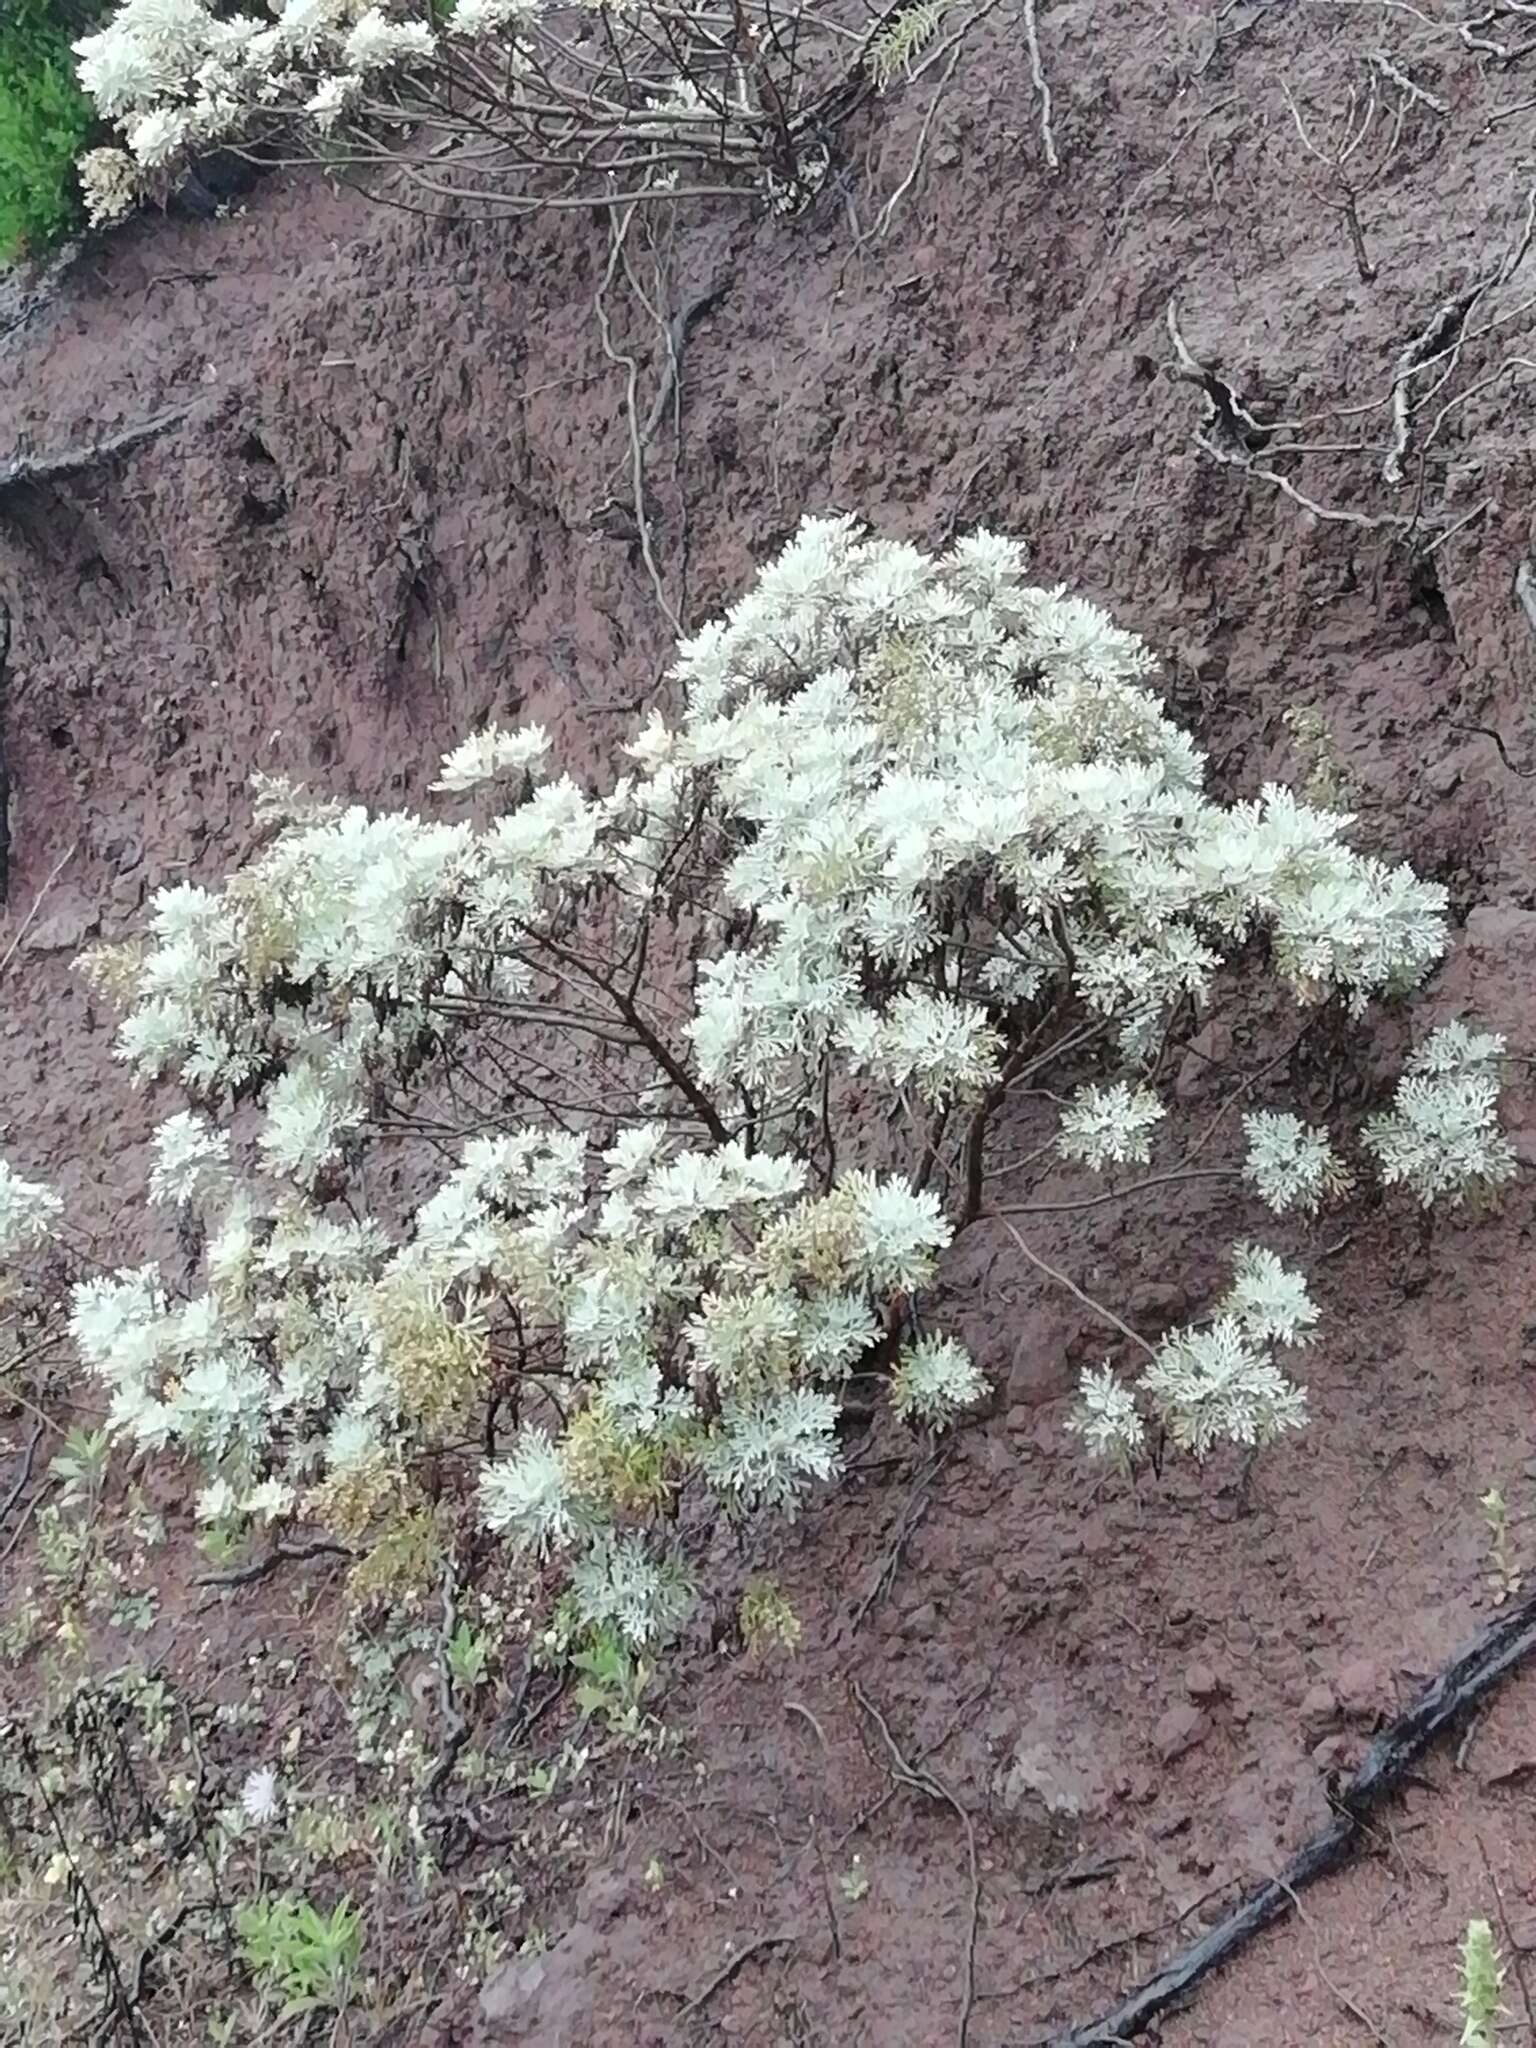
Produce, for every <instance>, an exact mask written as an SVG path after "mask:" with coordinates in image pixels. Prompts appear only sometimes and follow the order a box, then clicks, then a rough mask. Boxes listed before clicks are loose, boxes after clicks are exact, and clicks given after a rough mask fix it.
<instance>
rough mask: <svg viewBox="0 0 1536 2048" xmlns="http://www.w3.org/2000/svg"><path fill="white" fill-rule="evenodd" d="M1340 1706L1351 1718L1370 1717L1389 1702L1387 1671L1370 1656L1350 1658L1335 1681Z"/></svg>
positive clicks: (1368, 1718) (1379, 1711)
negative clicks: (1373, 1661)
mask: <svg viewBox="0 0 1536 2048" xmlns="http://www.w3.org/2000/svg"><path fill="white" fill-rule="evenodd" d="M1334 1687H1335V1690H1336V1691H1337V1693H1338V1696H1339V1705H1340V1706H1341V1707H1342V1708H1343V1709H1344V1712H1345V1713H1346V1714H1347V1715H1348V1716H1349V1718H1350V1719H1351V1720H1352V1721H1355V1720H1371V1719H1373V1718H1374V1717H1375V1716H1376V1715H1377V1714H1380V1713H1383V1712H1385V1710H1386V1708H1387V1706H1388V1704H1389V1687H1388V1685H1387V1679H1386V1673H1385V1672H1384V1671H1383V1670H1382V1668H1381V1666H1380V1665H1379V1664H1374V1663H1372V1661H1371V1659H1370V1658H1369V1657H1351V1658H1350V1660H1349V1662H1348V1663H1347V1664H1341V1665H1340V1667H1339V1674H1338V1677H1337V1678H1336V1679H1335V1681H1334Z"/></svg>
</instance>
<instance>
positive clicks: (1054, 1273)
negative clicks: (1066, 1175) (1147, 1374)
mask: <svg viewBox="0 0 1536 2048" xmlns="http://www.w3.org/2000/svg"><path fill="white" fill-rule="evenodd" d="M998 1221H999V1222H1000V1223H1001V1224H1002V1226H1003V1228H1004V1230H1006V1231H1007V1233H1008V1235H1009V1236H1010V1237H1011V1238H1012V1239H1013V1241H1014V1243H1015V1244H1016V1245H1017V1246H1018V1248H1019V1250H1020V1251H1021V1252H1022V1253H1023V1254H1024V1256H1025V1258H1026V1259H1028V1261H1029V1263H1030V1264H1031V1265H1032V1266H1037V1267H1038V1268H1039V1270H1040V1271H1041V1272H1042V1273H1043V1274H1044V1275H1045V1277H1046V1278H1047V1279H1048V1280H1054V1281H1055V1283H1056V1285H1057V1286H1058V1287H1064V1288H1065V1289H1066V1290H1067V1292H1068V1294H1070V1295H1072V1296H1073V1298H1074V1299H1075V1300H1077V1301H1080V1302H1081V1303H1082V1305H1083V1307H1084V1308H1086V1309H1089V1310H1091V1312H1092V1313H1093V1314H1094V1315H1096V1316H1100V1317H1102V1319H1103V1320H1104V1321H1105V1322H1106V1323H1109V1324H1112V1325H1113V1327H1114V1328H1115V1329H1117V1330H1118V1331H1119V1332H1120V1334H1121V1336H1122V1337H1129V1338H1130V1340H1131V1342H1132V1343H1133V1344H1136V1345H1139V1346H1140V1348H1141V1349H1142V1350H1143V1351H1145V1352H1146V1354H1147V1356H1148V1358H1156V1356H1157V1352H1156V1350H1155V1349H1154V1348H1153V1346H1152V1345H1150V1344H1149V1343H1148V1342H1147V1340H1146V1338H1145V1337H1139V1336H1137V1334H1136V1332H1135V1331H1134V1330H1133V1329H1132V1328H1131V1326H1130V1324H1129V1323H1122V1322H1121V1320H1120V1318H1119V1317H1118V1316H1117V1315H1116V1314H1115V1312H1114V1310H1113V1309H1112V1308H1106V1307H1105V1306H1104V1304H1103V1302H1102V1301H1095V1300H1094V1298H1093V1296H1092V1295H1091V1294H1084V1292H1083V1290H1082V1288H1081V1287H1079V1286H1078V1284H1077V1282H1076V1281H1075V1280H1069V1279H1068V1278H1067V1276H1066V1274H1065V1273H1062V1272H1059V1271H1058V1270H1057V1269H1056V1267H1055V1266H1048V1265H1047V1264H1046V1262H1045V1260H1044V1259H1042V1258H1041V1256H1040V1254H1039V1253H1038V1252H1034V1251H1031V1250H1030V1248H1029V1246H1028V1245H1027V1244H1026V1243H1025V1242H1024V1240H1023V1238H1022V1237H1021V1236H1020V1235H1019V1233H1018V1231H1017V1230H1015V1229H1014V1227H1013V1225H1012V1224H1011V1223H1010V1222H1009V1221H1008V1219H1007V1217H1006V1216H1000V1217H999V1218H998Z"/></svg>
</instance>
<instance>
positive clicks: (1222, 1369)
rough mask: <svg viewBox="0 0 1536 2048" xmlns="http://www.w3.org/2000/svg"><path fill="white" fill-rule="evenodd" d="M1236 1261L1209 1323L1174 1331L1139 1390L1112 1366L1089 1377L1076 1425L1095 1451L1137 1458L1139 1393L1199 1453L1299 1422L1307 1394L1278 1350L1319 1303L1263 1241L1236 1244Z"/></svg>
mask: <svg viewBox="0 0 1536 2048" xmlns="http://www.w3.org/2000/svg"><path fill="white" fill-rule="evenodd" d="M1233 1264H1234V1274H1233V1284H1232V1287H1231V1289H1230V1291H1229V1292H1228V1294H1227V1295H1226V1296H1225V1298H1224V1299H1223V1300H1222V1301H1221V1302H1219V1303H1218V1304H1217V1307H1216V1311H1215V1314H1214V1315H1213V1316H1212V1317H1211V1319H1210V1321H1209V1322H1207V1323H1205V1324H1203V1325H1199V1326H1195V1325H1191V1326H1190V1327H1188V1328H1185V1329H1179V1330H1173V1331H1170V1332H1169V1334H1168V1335H1167V1336H1166V1337H1165V1338H1164V1339H1163V1340H1162V1342H1161V1343H1160V1344H1159V1345H1158V1346H1157V1347H1156V1352H1155V1355H1154V1357H1153V1358H1152V1361H1151V1363H1150V1364H1149V1365H1148V1366H1147V1367H1146V1369H1145V1370H1144V1371H1143V1372H1142V1374H1141V1375H1140V1377H1139V1379H1138V1380H1137V1381H1136V1383H1135V1386H1134V1388H1133V1387H1131V1386H1129V1385H1127V1384H1126V1383H1125V1382H1124V1381H1121V1380H1119V1379H1117V1378H1116V1377H1115V1375H1114V1373H1113V1372H1112V1371H1111V1370H1110V1368H1109V1367H1108V1366H1105V1367H1102V1368H1101V1369H1099V1370H1098V1371H1096V1372H1085V1373H1084V1374H1083V1376H1082V1379H1081V1382H1080V1384H1079V1389H1078V1405H1077V1410H1076V1413H1075V1414H1074V1416H1073V1418H1072V1422H1071V1427H1072V1429H1073V1430H1074V1431H1075V1432H1076V1434H1077V1435H1079V1436H1080V1437H1082V1439H1083V1441H1084V1443H1085V1444H1086V1445H1087V1447H1088V1449H1089V1450H1090V1451H1091V1452H1092V1453H1094V1455H1096V1456H1098V1457H1102V1458H1107V1459H1109V1460H1110V1461H1111V1462H1112V1463H1114V1464H1116V1465H1119V1466H1121V1467H1128V1466H1129V1465H1130V1464H1131V1463H1133V1462H1134V1460H1135V1458H1136V1456H1137V1455H1138V1453H1139V1451H1140V1449H1141V1447H1142V1444H1143V1442H1144V1441H1145V1434H1146V1425H1145V1423H1144V1421H1143V1419H1142V1416H1141V1414H1140V1410H1139V1404H1138V1399H1137V1397H1138V1395H1139V1396H1140V1397H1141V1401H1143V1402H1145V1404H1146V1405H1147V1406H1148V1407H1149V1408H1150V1409H1151V1410H1152V1413H1153V1415H1154V1416H1155V1418H1156V1420H1157V1422H1158V1425H1159V1427H1160V1428H1161V1429H1162V1430H1163V1431H1164V1432H1166V1434H1167V1437H1168V1440H1169V1441H1170V1442H1171V1443H1172V1444H1174V1445H1175V1446H1176V1447H1177V1448H1178V1449H1180V1450H1184V1451H1188V1452H1189V1453H1190V1454H1191V1456H1193V1457H1196V1458H1204V1457H1206V1456H1207V1455H1208V1454H1209V1453H1210V1452H1211V1451H1212V1450H1214V1449H1215V1448H1216V1447H1217V1445H1219V1444H1224V1443H1235V1444H1241V1445H1243V1446H1244V1447H1245V1448H1247V1449H1250V1450H1254V1449H1258V1448H1259V1447H1260V1446H1262V1445H1264V1444H1268V1443H1272V1442H1274V1441H1275V1439H1276V1438H1277V1437H1281V1436H1284V1435H1285V1434H1287V1433H1288V1432H1290V1431H1293V1430H1297V1429H1300V1428H1302V1427H1303V1425H1304V1424H1305V1422H1306V1416H1307V1397H1306V1394H1305V1392H1304V1390H1303V1389H1302V1388H1300V1387H1298V1386H1296V1385H1295V1384H1294V1383H1293V1382H1292V1381H1291V1380H1289V1379H1287V1378H1286V1376H1285V1374H1284V1372H1283V1371H1282V1370H1281V1369H1280V1367H1279V1366H1278V1365H1277V1364H1276V1362H1275V1358H1274V1350H1275V1347H1276V1346H1280V1345H1286V1346H1297V1345H1302V1344H1306V1343H1308V1342H1310V1340H1311V1335H1312V1330H1313V1326H1314V1325H1315V1324H1316V1322H1317V1309H1316V1307H1315V1305H1314V1304H1313V1301H1312V1299H1311V1296H1310V1295H1309V1294H1308V1293H1307V1288H1306V1283H1305V1281H1304V1280H1303V1278H1302V1276H1301V1275H1300V1274H1299V1273H1295V1272H1292V1271H1290V1270H1289V1269H1288V1268H1287V1267H1285V1266H1283V1265H1282V1264H1281V1262H1280V1260H1279V1259H1278V1258H1277V1257H1276V1255H1275V1254H1274V1253H1273V1252H1272V1251H1269V1250H1267V1249H1266V1248H1265V1247H1263V1246H1260V1245H1252V1244H1240V1245H1237V1246H1236V1247H1235V1248H1234V1252H1233Z"/></svg>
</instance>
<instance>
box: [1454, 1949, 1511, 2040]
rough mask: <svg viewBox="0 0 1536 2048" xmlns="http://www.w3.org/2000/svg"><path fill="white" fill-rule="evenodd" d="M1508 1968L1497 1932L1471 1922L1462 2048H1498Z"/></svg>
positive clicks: (1464, 1961) (1464, 1953)
mask: <svg viewBox="0 0 1536 2048" xmlns="http://www.w3.org/2000/svg"><path fill="white" fill-rule="evenodd" d="M1503 1989H1504V1966H1503V1964H1502V1962H1501V1961H1500V1958H1499V1950H1498V1945H1497V1943H1496V1942H1495V1941H1494V1938H1493V1929H1492V1928H1491V1927H1490V1926H1489V1925H1488V1922H1487V1921H1486V1920H1469V1921H1468V1922H1467V1931H1466V1933H1465V1934H1464V1935H1463V1936H1462V1941H1461V1985H1460V1992H1461V1999H1460V2003H1461V2020H1462V2027H1461V2048H1494V2036H1495V2035H1496V2034H1497V2032H1498V2025H1499V2020H1500V2018H1501V2016H1502V2014H1503V2011H1504V2007H1503V2005H1502V2004H1501V2003H1500V1993H1501V1992H1502V1991H1503Z"/></svg>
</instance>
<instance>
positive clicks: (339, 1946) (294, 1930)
mask: <svg viewBox="0 0 1536 2048" xmlns="http://www.w3.org/2000/svg"><path fill="white" fill-rule="evenodd" d="M235 1924H236V1926H237V1927H238V1929H239V1932H240V1948H241V1953H242V1955H243V1956H244V1959H245V1963H246V1966H247V1968H248V1969H249V1970H250V1971H251V1973H252V1975H253V1976H254V1977H255V1978H256V1979H257V1982H258V1983H259V1984H260V1985H261V1988H262V1989H263V1990H264V1991H265V1992H267V1993H268V1995H269V1996H271V1997H274V1998H278V1999H281V2000H282V2001H283V2018H284V2019H290V2018H293V2017H295V2016H297V2015H298V2014H300V2013H309V2012H315V2011H317V2010H319V2009H321V2008H322V2007H330V2008H334V2009H339V2008H340V2007H341V2006H343V2005H345V2004H346V2002H347V1996H348V1993H349V1991H350V1989H351V1984H352V1978H353V1976H354V1974H355V1973H356V1970H357V1964H358V1958H359V1957H360V1956H361V1954H362V1950H363V1920H362V1915H361V1914H360V1913H359V1912H358V1911H357V1909H356V1908H355V1907H354V1906H353V1904H352V1901H351V1900H350V1899H342V1900H341V1901H339V1903H338V1904H336V1905H335V1906H333V1907H332V1908H331V1910H330V1912H329V1913H322V1912H321V1911H320V1910H319V1908H318V1907H316V1906H312V1905H311V1904H310V1902H309V1900H308V1899H298V1898H295V1897H294V1896H293V1894H292V1893H291V1892H284V1893H282V1894H281V1895H280V1896H279V1897H277V1898H275V1899H255V1900H253V1901H252V1902H251V1903H250V1904H248V1905H244V1906H242V1907H241V1908H240V1910H239V1912H238V1913H237V1914H236V1916H235Z"/></svg>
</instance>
